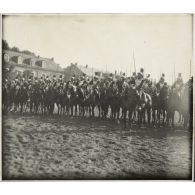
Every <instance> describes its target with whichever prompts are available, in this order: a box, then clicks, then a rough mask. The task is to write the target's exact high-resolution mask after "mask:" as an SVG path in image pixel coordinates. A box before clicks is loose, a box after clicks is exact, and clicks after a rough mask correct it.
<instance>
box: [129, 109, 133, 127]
mask: <svg viewBox="0 0 195 195" xmlns="http://www.w3.org/2000/svg"><path fill="white" fill-rule="evenodd" d="M132 114H133V111H132V109H129V125H130V128H132Z"/></svg>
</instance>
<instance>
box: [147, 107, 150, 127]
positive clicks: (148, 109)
mask: <svg viewBox="0 0 195 195" xmlns="http://www.w3.org/2000/svg"><path fill="white" fill-rule="evenodd" d="M147 116H148V125H150V122H151V121H150V120H151V108H147Z"/></svg>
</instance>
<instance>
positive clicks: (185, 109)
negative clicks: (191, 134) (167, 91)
mask: <svg viewBox="0 0 195 195" xmlns="http://www.w3.org/2000/svg"><path fill="white" fill-rule="evenodd" d="M192 103H193V86H192V80H189V81H188V82H187V83H186V84H185V85H184V86H183V87H182V90H181V103H180V106H179V107H180V111H181V113H182V115H183V118H184V123H183V127H184V128H187V125H188V124H189V129H192V115H193V106H192Z"/></svg>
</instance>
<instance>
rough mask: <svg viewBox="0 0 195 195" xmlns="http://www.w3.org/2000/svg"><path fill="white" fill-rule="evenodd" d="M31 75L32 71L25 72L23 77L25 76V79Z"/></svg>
mask: <svg viewBox="0 0 195 195" xmlns="http://www.w3.org/2000/svg"><path fill="white" fill-rule="evenodd" d="M31 75H32V71H30V70H25V71H24V72H23V76H24V77H25V78H29V77H30V76H31Z"/></svg>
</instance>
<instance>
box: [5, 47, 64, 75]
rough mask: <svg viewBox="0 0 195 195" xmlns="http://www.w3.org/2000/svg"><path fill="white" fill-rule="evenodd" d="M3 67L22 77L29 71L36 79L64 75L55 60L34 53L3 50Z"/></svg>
mask: <svg viewBox="0 0 195 195" xmlns="http://www.w3.org/2000/svg"><path fill="white" fill-rule="evenodd" d="M2 53H3V55H2V57H3V67H7V68H9V67H11V66H12V68H13V70H12V71H13V72H15V73H16V75H19V74H20V75H22V74H23V73H24V72H25V71H29V72H30V74H31V75H33V76H35V77H41V76H50V77H51V76H53V75H56V76H59V75H62V74H63V73H64V72H63V69H62V68H61V67H60V65H59V64H56V63H55V62H54V58H51V59H49V58H43V57H40V56H36V55H34V54H33V53H29V54H27V53H24V52H20V51H13V50H3V52H2Z"/></svg>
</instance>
